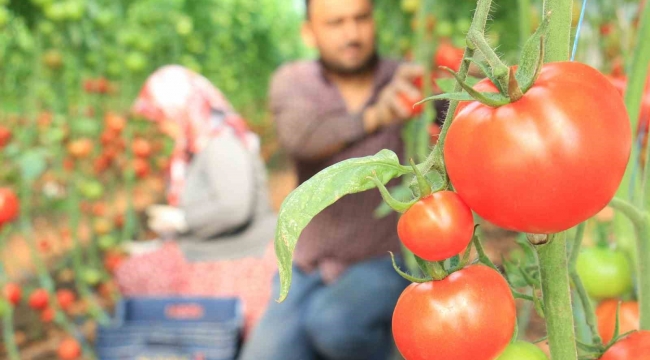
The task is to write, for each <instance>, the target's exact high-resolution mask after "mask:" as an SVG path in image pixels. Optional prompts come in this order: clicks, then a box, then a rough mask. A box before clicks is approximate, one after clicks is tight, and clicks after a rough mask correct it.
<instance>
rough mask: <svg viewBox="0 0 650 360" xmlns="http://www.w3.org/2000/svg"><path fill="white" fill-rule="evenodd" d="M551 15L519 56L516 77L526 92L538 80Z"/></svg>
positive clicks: (527, 42)
mask: <svg viewBox="0 0 650 360" xmlns="http://www.w3.org/2000/svg"><path fill="white" fill-rule="evenodd" d="M549 18H550V16H549V15H547V16H545V17H544V20H543V21H542V23H541V25H540V26H539V27H538V28H537V30H536V31H535V33H534V34H533V35H532V36H531V37H530V38H529V39H528V40H527V41H526V44H524V48H523V49H522V50H521V56H520V58H519V67H518V68H517V74H516V75H515V78H516V79H517V82H519V85H520V87H521V90H522V91H523V92H524V93H526V91H528V90H529V89H530V88H531V87H532V86H533V83H534V82H535V80H537V75H538V71H537V70H538V68H539V65H540V63H541V62H542V61H543V60H544V59H543V49H542V46H543V45H542V37H544V38H547V36H546V35H547V34H548V29H549V27H548V24H549Z"/></svg>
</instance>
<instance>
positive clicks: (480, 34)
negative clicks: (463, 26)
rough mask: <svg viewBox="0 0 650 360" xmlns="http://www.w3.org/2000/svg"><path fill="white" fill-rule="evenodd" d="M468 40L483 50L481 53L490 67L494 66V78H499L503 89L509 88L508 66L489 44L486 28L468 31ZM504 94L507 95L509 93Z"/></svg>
mask: <svg viewBox="0 0 650 360" xmlns="http://www.w3.org/2000/svg"><path fill="white" fill-rule="evenodd" d="M467 40H468V41H469V42H471V43H472V44H473V45H474V46H475V48H476V49H478V50H479V51H480V52H481V54H483V56H484V57H485V59H486V60H487V62H488V64H490V67H491V68H492V78H494V79H497V81H498V82H499V84H500V85H501V88H502V89H507V88H508V66H507V65H506V64H504V63H503V61H501V59H499V56H498V55H497V54H496V52H494V50H493V49H492V48H491V47H490V44H488V42H487V40H486V39H485V35H484V30H483V29H481V31H478V30H470V31H469V33H467ZM502 95H507V93H506V94H502Z"/></svg>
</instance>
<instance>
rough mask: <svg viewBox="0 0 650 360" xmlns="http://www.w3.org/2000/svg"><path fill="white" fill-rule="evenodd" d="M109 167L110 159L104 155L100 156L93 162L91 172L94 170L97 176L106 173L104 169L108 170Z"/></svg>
mask: <svg viewBox="0 0 650 360" xmlns="http://www.w3.org/2000/svg"><path fill="white" fill-rule="evenodd" d="M110 166H111V159H110V157H108V156H106V155H105V154H102V155H100V156H99V157H98V158H96V159H95V161H94V162H93V170H95V174H98V175H99V174H101V173H103V172H104V171H106V169H108V168H109V167H110Z"/></svg>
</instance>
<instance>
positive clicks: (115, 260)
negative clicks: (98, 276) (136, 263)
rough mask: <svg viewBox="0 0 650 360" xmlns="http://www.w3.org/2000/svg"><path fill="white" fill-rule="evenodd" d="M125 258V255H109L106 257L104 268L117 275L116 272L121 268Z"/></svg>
mask: <svg viewBox="0 0 650 360" xmlns="http://www.w3.org/2000/svg"><path fill="white" fill-rule="evenodd" d="M124 258H125V257H124V255H122V254H120V253H117V252H109V253H107V254H106V256H105V257H104V267H105V268H106V271H108V272H109V273H111V274H115V271H116V270H117V269H118V268H119V267H120V265H121V264H122V262H123V261H124Z"/></svg>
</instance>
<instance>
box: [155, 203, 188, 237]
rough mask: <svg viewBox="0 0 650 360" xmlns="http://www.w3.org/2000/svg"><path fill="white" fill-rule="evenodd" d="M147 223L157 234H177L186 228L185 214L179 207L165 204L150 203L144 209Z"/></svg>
mask: <svg viewBox="0 0 650 360" xmlns="http://www.w3.org/2000/svg"><path fill="white" fill-rule="evenodd" d="M146 212H147V215H148V216H149V220H148V221H147V225H148V226H149V228H150V229H151V230H153V231H155V232H156V233H157V234H159V235H160V234H178V233H184V232H186V231H187V230H188V228H187V221H186V220H185V214H183V211H182V210H181V209H178V208H175V207H173V206H167V205H152V206H149V207H148V208H147V210H146Z"/></svg>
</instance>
